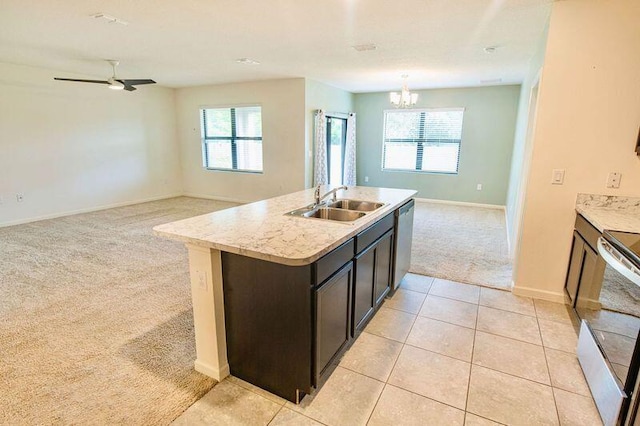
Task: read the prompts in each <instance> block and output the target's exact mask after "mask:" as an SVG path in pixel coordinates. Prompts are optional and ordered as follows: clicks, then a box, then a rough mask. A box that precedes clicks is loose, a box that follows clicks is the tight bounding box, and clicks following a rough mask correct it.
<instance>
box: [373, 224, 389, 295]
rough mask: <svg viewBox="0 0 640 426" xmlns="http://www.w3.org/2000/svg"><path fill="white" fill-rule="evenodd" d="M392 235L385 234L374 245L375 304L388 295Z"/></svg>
mask: <svg viewBox="0 0 640 426" xmlns="http://www.w3.org/2000/svg"><path fill="white" fill-rule="evenodd" d="M392 243H393V233H391V232H389V233H387V234H385V235H384V236H383V237H382V238H381V239H380V240H379V241H378V243H377V245H376V274H375V302H376V306H378V305H379V304H380V303H382V300H383V299H384V297H385V296H386V295H387V293H389V290H390V283H391V265H392V259H391V255H392V254H393V244H392Z"/></svg>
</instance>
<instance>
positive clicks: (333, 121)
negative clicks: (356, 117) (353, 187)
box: [327, 116, 347, 185]
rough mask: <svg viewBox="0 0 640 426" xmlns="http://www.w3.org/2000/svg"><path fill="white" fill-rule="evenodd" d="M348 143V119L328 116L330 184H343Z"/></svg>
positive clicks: (328, 168)
mask: <svg viewBox="0 0 640 426" xmlns="http://www.w3.org/2000/svg"><path fill="white" fill-rule="evenodd" d="M346 145H347V119H346V118H341V117H334V116H327V170H328V172H329V173H327V175H328V176H327V178H328V182H327V183H328V184H329V185H342V184H343V177H344V157H345V155H344V153H345V147H346Z"/></svg>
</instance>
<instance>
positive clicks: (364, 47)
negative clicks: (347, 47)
mask: <svg viewBox="0 0 640 426" xmlns="http://www.w3.org/2000/svg"><path fill="white" fill-rule="evenodd" d="M351 47H353V48H354V49H355V50H357V51H358V52H366V51H367V50H376V49H377V48H378V47H377V46H376V45H375V44H373V43H368V44H357V45H355V46H351Z"/></svg>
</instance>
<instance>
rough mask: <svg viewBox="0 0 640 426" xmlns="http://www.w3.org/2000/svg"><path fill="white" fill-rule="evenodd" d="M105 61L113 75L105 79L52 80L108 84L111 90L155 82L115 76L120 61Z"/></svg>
mask: <svg viewBox="0 0 640 426" xmlns="http://www.w3.org/2000/svg"><path fill="white" fill-rule="evenodd" d="M107 62H109V63H110V64H111V68H112V69H113V75H112V76H111V77H109V79H107V80H82V79H77V78H58V77H54V78H53V79H54V80H60V81H77V82H80V83H98V84H108V85H109V89H112V90H127V91H129V92H132V91H134V90H136V88H135V87H133V86H137V85H140V84H155V83H156V82H155V81H153V80H150V79H142V80H131V79H126V80H125V79H123V78H118V77H116V67H117V66H118V64H119V63H120V62H118V61H114V60H112V59H107Z"/></svg>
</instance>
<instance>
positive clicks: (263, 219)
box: [153, 186, 416, 266]
mask: <svg viewBox="0 0 640 426" xmlns="http://www.w3.org/2000/svg"><path fill="white" fill-rule="evenodd" d="M327 189H328V188H324V187H323V188H322V194H324V193H325V192H326V190H327ZM313 192H314V190H313V189H308V190H305V191H300V192H294V193H292V194H288V195H283V196H281V197H275V198H270V199H268V200H263V201H258V202H255V203H251V204H245V205H242V206H238V207H234V208H230V209H226V210H221V211H217V212H213V213H208V214H205V215H202V216H196V217H192V218H189V219H184V220H179V221H177V222H171V223H167V224H164V225H158V226H156V227H154V228H153V230H154V231H155V233H156V234H157V235H160V236H163V237H167V238H170V239H174V240H178V241H182V242H185V243H190V244H195V245H199V246H203V247H211V248H214V249H218V250H221V251H226V252H230V253H236V254H241V255H244V256H248V257H253V258H257V259H263V260H268V261H271V262H276V263H282V264H285V265H292V266H297V265H308V264H309V263H312V262H315V261H316V260H317V259H319V258H320V257H322V256H323V255H325V254H326V253H328V252H329V251H331V250H333V249H334V248H336V247H337V246H339V245H340V244H342V243H343V242H344V241H346V240H348V239H349V238H351V237H353V236H354V235H356V234H357V233H358V232H360V231H362V230H363V229H365V228H366V227H367V226H369V225H371V224H373V223H374V222H375V221H376V220H378V219H381V218H382V217H383V216H385V215H386V214H388V213H389V212H392V211H393V210H395V209H397V208H398V207H400V206H401V205H402V204H404V203H405V202H406V201H407V200H409V199H411V198H413V196H414V195H415V194H416V191H413V190H408V189H389V188H372V187H365V186H355V187H351V188H349V189H348V190H347V191H344V190H341V191H338V194H337V195H338V198H350V199H355V200H364V201H377V202H383V203H385V206H383V207H381V208H379V209H377V210H375V211H373V212H369V213H367V214H366V215H365V216H364V217H362V218H360V219H357V220H355V221H353V222H336V221H331V220H322V219H309V218H303V217H297V216H290V215H285V213H287V212H289V211H291V210H295V209H299V208H301V207H305V206H307V205H309V204H311V203H313Z"/></svg>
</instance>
